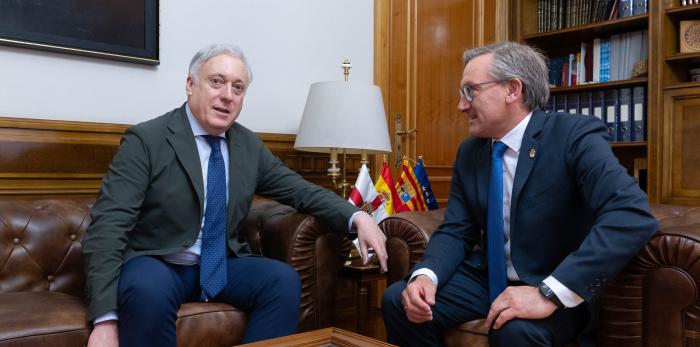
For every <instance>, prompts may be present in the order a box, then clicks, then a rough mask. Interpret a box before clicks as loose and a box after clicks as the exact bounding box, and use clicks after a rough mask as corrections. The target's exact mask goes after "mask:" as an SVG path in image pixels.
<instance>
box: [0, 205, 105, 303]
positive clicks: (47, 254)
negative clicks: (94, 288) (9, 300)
mask: <svg viewBox="0 0 700 347" xmlns="http://www.w3.org/2000/svg"><path fill="white" fill-rule="evenodd" d="M93 202H94V200H92V199H54V200H51V199H37V200H31V199H27V200H0V292H2V293H8V292H26V291H52V292H62V293H66V294H70V295H74V296H77V297H81V298H83V297H84V293H85V274H84V273H85V271H84V267H83V257H82V246H81V243H80V241H81V240H82V238H83V235H84V234H85V229H86V228H87V226H88V225H89V224H90V215H89V211H90V207H91V206H92V204H93Z"/></svg>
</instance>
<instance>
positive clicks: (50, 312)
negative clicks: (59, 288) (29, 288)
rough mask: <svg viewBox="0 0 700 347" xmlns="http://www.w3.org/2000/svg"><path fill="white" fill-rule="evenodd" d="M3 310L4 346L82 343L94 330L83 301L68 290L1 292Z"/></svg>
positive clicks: (0, 341) (0, 339)
mask: <svg viewBox="0 0 700 347" xmlns="http://www.w3.org/2000/svg"><path fill="white" fill-rule="evenodd" d="M0 312H2V313H0V346H3V347H4V346H52V347H53V346H82V345H83V344H84V343H85V341H87V337H88V335H89V333H90V327H89V326H88V324H87V323H86V322H85V308H84V305H83V302H82V300H80V299H79V298H77V297H75V296H72V295H68V294H65V293H59V292H48V291H36V292H18V293H4V294H0ZM57 341H59V342H57Z"/></svg>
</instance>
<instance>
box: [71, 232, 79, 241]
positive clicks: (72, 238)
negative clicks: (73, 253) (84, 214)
mask: <svg viewBox="0 0 700 347" xmlns="http://www.w3.org/2000/svg"><path fill="white" fill-rule="evenodd" d="M77 238H78V237H77V236H75V234H70V239H71V241H75V239H77Z"/></svg>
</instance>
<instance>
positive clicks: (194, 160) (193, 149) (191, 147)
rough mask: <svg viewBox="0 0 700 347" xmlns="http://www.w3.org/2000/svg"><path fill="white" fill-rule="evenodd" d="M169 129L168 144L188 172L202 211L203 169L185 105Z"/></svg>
mask: <svg viewBox="0 0 700 347" xmlns="http://www.w3.org/2000/svg"><path fill="white" fill-rule="evenodd" d="M168 129H170V131H171V132H172V133H171V134H170V135H168V138H167V139H168V143H170V146H172V147H173V150H174V151H175V156H177V160H178V161H179V162H180V165H182V167H183V168H184V169H185V172H187V176H188V177H189V178H190V183H191V184H192V186H193V187H194V190H195V191H196V192H197V198H198V199H199V209H200V211H202V210H203V208H204V181H203V179H202V167H201V166H200V164H199V152H198V151H197V143H196V142H195V139H194V134H193V133H192V129H191V127H190V124H189V121H188V120H187V113H186V112H185V106H184V105H183V106H182V107H180V108H179V109H177V110H176V111H175V115H174V116H173V117H172V119H171V120H170V123H168Z"/></svg>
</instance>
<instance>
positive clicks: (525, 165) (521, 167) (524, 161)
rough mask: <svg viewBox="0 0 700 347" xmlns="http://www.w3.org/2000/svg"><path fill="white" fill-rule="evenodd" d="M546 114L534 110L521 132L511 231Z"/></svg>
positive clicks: (514, 182) (512, 202)
mask: <svg viewBox="0 0 700 347" xmlns="http://www.w3.org/2000/svg"><path fill="white" fill-rule="evenodd" d="M546 116H547V115H546V114H544V113H543V112H540V111H535V112H533V114H532V117H531V118H530V123H529V124H528V125H527V128H526V129H525V134H523V142H522V144H521V145H520V154H519V155H518V166H517V168H516V169H515V178H514V181H513V193H512V197H511V200H510V201H511V203H510V211H511V218H510V221H511V228H510V230H511V232H512V231H513V230H515V229H513V225H515V218H513V217H514V216H515V214H514V213H513V212H514V211H517V208H518V198H519V197H520V192H522V190H523V187H524V186H525V183H526V182H527V180H528V178H529V177H530V173H532V168H533V167H534V166H535V160H537V155H536V154H537V152H538V151H539V148H537V146H538V145H539V141H538V140H537V135H539V133H540V131H541V130H542V126H543V125H544V120H545V117H546Z"/></svg>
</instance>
